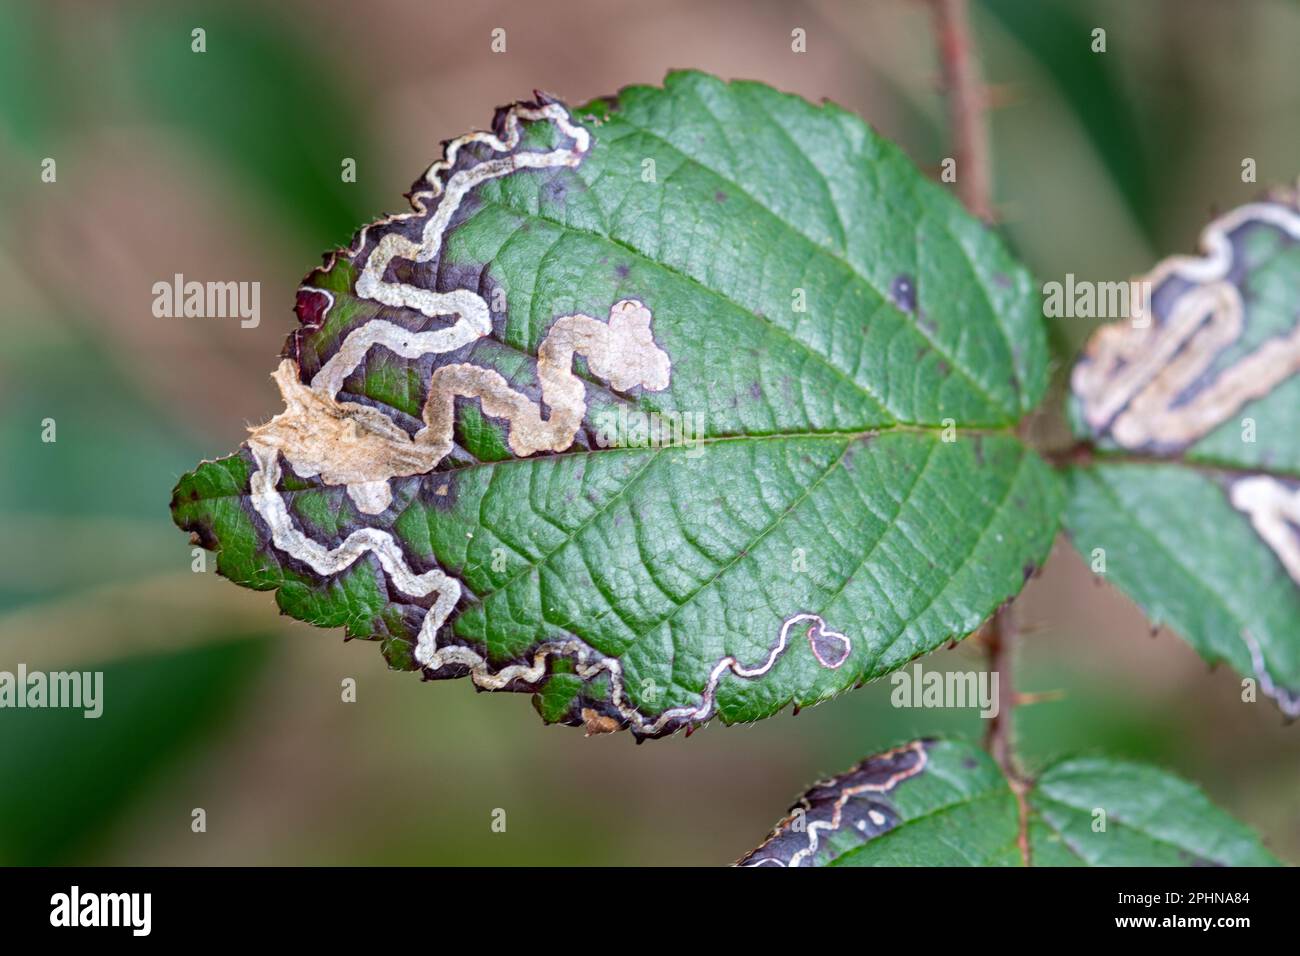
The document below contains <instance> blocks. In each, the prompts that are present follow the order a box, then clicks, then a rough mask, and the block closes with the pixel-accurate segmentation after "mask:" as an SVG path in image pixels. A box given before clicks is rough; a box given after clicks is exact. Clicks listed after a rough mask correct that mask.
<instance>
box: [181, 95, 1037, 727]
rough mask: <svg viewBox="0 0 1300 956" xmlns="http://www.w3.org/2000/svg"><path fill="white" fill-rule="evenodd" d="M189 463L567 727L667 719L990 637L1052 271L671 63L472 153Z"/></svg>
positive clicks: (319, 571)
mask: <svg viewBox="0 0 1300 956" xmlns="http://www.w3.org/2000/svg"><path fill="white" fill-rule="evenodd" d="M412 203H413V205H414V207H415V211H414V212H412V213H410V214H407V215H405V216H395V217H390V218H388V219H385V220H382V221H380V222H379V223H375V224H372V225H370V226H368V227H366V228H365V229H363V230H362V231H361V232H360V233H359V234H358V236H357V238H356V240H355V242H354V244H353V247H352V248H351V249H349V250H341V251H339V252H337V253H335V254H333V255H332V256H330V257H328V258H327V260H326V264H325V266H324V268H322V269H318V270H317V271H316V272H314V273H312V274H311V275H310V276H308V277H307V279H306V280H305V282H304V285H303V287H302V288H301V289H300V290H299V294H298V309H297V311H298V315H299V318H300V319H301V321H302V325H301V327H300V328H299V329H298V330H297V331H296V332H294V334H293V335H292V336H291V337H290V340H289V343H288V345H287V347H286V351H285V356H286V357H285V359H284V361H283V362H282V364H281V366H280V368H279V370H278V371H277V372H276V379H277V381H278V382H279V384H280V387H281V390H282V392H283V393H284V397H285V400H286V409H285V411H284V412H283V413H282V414H281V415H279V416H277V417H276V418H275V419H273V420H272V421H271V422H269V423H267V424H266V425H263V426H260V427H258V428H256V429H254V430H253V431H252V435H251V436H250V439H249V441H248V443H247V444H245V445H244V446H243V447H242V448H241V449H240V451H239V452H238V453H237V454H235V455H233V456H231V457H229V458H225V459H222V460H220V461H216V462H205V463H203V464H202V465H200V466H199V468H198V469H197V470H196V471H194V472H193V473H191V474H189V475H186V476H185V477H184V478H182V480H181V482H180V484H179V485H178V486H177V488H176V493H175V497H174V500H173V513H174V517H175V520H176V522H177V524H179V525H180V526H181V527H182V528H184V529H186V530H189V531H192V532H194V533H195V534H197V535H198V537H199V540H201V541H202V543H203V544H205V545H206V546H208V547H210V548H214V549H216V550H217V551H218V552H219V557H218V567H219V569H220V571H221V573H222V574H224V575H225V576H227V577H228V578H230V579H231V580H234V581H236V582H237V583H240V584H242V585H245V586H247V587H253V588H260V589H272V588H274V589H278V595H277V600H278V602H279V604H280V607H281V608H282V609H283V610H285V611H286V612H288V613H289V614H292V615H293V616H295V617H298V618H300V619H303V620H307V621H310V622H312V623H314V624H318V625H320V626H323V627H344V628H346V629H347V632H348V633H349V634H351V635H353V636H357V637H368V638H375V639H379V640H381V641H382V642H383V647H384V652H385V655H386V656H387V659H388V660H389V662H390V664H391V665H392V666H394V667H397V668H402V669H410V670H421V671H422V672H423V673H424V674H425V675H426V676H427V677H432V678H443V677H458V676H465V675H467V674H468V675H470V676H471V678H472V679H473V681H474V682H475V684H476V685H477V686H479V687H480V688H484V689H491V690H522V691H532V692H535V693H536V694H537V697H536V698H535V700H536V702H537V706H538V709H539V710H540V711H541V712H542V715H543V717H544V718H545V719H546V720H548V721H559V722H564V723H570V724H578V725H583V726H585V727H586V728H587V729H588V731H589V732H604V731H608V730H615V729H619V728H621V727H627V726H630V727H631V729H632V731H633V732H634V733H635V734H636V735H638V736H639V737H647V736H660V735H663V734H667V733H671V732H673V731H675V730H677V729H681V728H683V727H692V726H695V725H697V724H700V723H703V722H704V721H707V720H708V719H710V718H711V717H713V716H715V715H716V716H720V717H721V718H722V719H723V720H724V721H725V722H727V723H734V722H737V721H751V720H756V719H759V718H762V717H766V716H769V715H771V714H773V713H776V712H777V711H778V710H780V709H781V708H783V707H785V706H786V705H788V704H790V703H792V702H793V703H795V704H809V703H814V702H816V701H819V700H822V699H825V698H827V697H830V696H832V695H834V694H837V693H839V692H841V691H844V690H847V689H849V688H851V687H853V686H855V685H856V684H859V683H861V682H863V681H866V680H870V679H871V678H874V677H877V676H880V675H882V674H885V673H887V672H889V671H890V670H892V669H894V668H897V667H899V666H901V665H902V664H904V663H905V662H907V661H908V660H910V659H911V658H913V657H915V656H917V655H919V654H923V653H925V652H927V651H929V650H932V649H933V648H935V647H937V646H939V645H940V644H942V643H943V642H945V641H947V640H949V639H953V638H960V637H963V636H965V635H967V634H969V633H970V632H972V631H973V630H975V629H976V628H977V627H978V626H979V624H980V623H981V622H982V621H983V620H984V619H985V618H986V617H987V616H988V614H989V613H990V612H991V611H992V610H993V609H994V608H996V607H997V606H998V605H999V604H1000V603H1001V602H1002V601H1004V600H1006V599H1007V598H1008V597H1010V596H1011V595H1013V594H1015V593H1016V592H1017V591H1018V590H1019V589H1020V587H1021V586H1022V583H1023V580H1024V577H1025V575H1026V573H1027V572H1028V571H1030V570H1032V569H1033V567H1034V566H1035V565H1036V563H1038V562H1040V561H1041V560H1042V559H1043V557H1044V555H1045V554H1046V552H1047V550H1048V548H1049V546H1050V544H1051V541H1052V537H1053V535H1054V532H1055V529H1056V525H1057V517H1058V511H1059V508H1060V500H1061V495H1060V491H1059V488H1058V482H1057V479H1056V477H1055V475H1054V474H1053V473H1052V472H1051V471H1050V470H1049V469H1048V468H1047V467H1046V466H1045V465H1044V463H1043V462H1042V461H1041V460H1040V459H1039V458H1038V457H1037V456H1036V455H1034V454H1033V453H1032V452H1031V451H1029V450H1027V449H1026V448H1025V447H1024V446H1023V445H1022V444H1021V443H1020V442H1019V440H1018V439H1017V438H1016V436H1015V431H1014V429H1015V425H1016V423H1017V421H1018V420H1019V419H1020V418H1021V417H1022V415H1023V414H1024V413H1025V412H1026V411H1028V410H1029V409H1031V408H1033V406H1034V405H1035V404H1036V403H1037V402H1038V400H1039V398H1040V397H1041V395H1042V393H1043V390H1044V387H1045V381H1046V353H1045V345H1044V334H1043V330H1042V328H1041V322H1040V319H1039V316H1038V314H1037V307H1036V304H1035V300H1034V295H1033V292H1032V285H1031V282H1030V279H1029V276H1028V274H1027V273H1026V272H1025V270H1024V269H1023V268H1022V267H1021V266H1020V265H1018V264H1017V263H1016V262H1015V261H1014V260H1013V259H1012V258H1011V257H1010V256H1009V255H1008V253H1007V252H1006V251H1005V249H1004V248H1003V247H1002V245H1001V244H1000V242H999V241H998V239H997V238H996V237H995V236H994V235H993V234H992V233H991V232H989V231H988V230H987V228H986V227H985V226H983V225H982V224H981V223H979V222H977V221H976V220H974V219H972V218H971V217H970V216H968V215H967V214H966V213H965V212H964V211H963V210H962V209H961V208H960V206H959V205H958V203H957V202H956V201H955V200H954V199H953V198H951V197H950V196H949V195H948V194H947V193H946V192H944V191H943V190H942V189H941V188H939V187H938V186H935V185H934V184H931V183H929V182H927V181H926V180H925V179H924V178H923V177H922V176H921V175H920V174H919V173H918V172H917V171H916V170H915V168H913V166H912V165H911V164H910V163H909V162H908V161H907V159H906V158H905V157H904V156H903V155H902V154H901V153H900V152H899V150H898V149H897V148H896V147H894V146H893V145H891V144H889V143H887V142H885V141H884V140H882V139H881V138H880V137H878V136H876V135H875V134H874V133H873V132H872V131H871V130H870V129H869V128H868V127H867V126H866V125H865V124H863V123H862V122H861V121H860V120H859V119H857V118H856V117H854V116H851V115H850V114H848V113H845V112H844V111H843V110H840V109H839V108H837V107H835V106H832V105H823V106H813V105H811V104H809V103H807V102H805V101H803V100H800V99H798V98H796V97H792V96H787V95H784V94H781V93H778V92H776V91H774V90H772V89H770V88H768V87H765V86H762V85H760V84H756V83H730V84H728V83H723V82H721V81H719V80H716V79H714V78H712V77H708V76H705V75H703V74H699V73H676V74H672V75H670V76H669V77H668V79H667V81H666V83H665V87H664V88H662V89H658V88H645V87H633V88H628V89H626V90H624V91H623V92H622V93H620V94H619V95H618V97H616V98H614V99H610V100H600V101H597V102H595V103H592V104H590V105H588V106H587V107H584V108H581V109H577V110H572V111H570V110H569V109H568V108H566V107H565V106H563V105H562V104H560V103H559V102H557V101H555V100H553V99H550V98H548V97H541V98H540V102H537V103H531V104H516V105H515V106H514V107H511V108H509V109H506V110H502V111H499V112H498V115H497V118H496V121H495V123H494V126H493V130H492V132H491V133H478V134H471V135H469V136H466V137H463V138H461V139H459V140H456V141H453V142H452V143H451V144H450V145H449V146H448V148H447V152H446V157H445V159H444V160H443V161H442V162H440V163H436V164H435V165H434V166H433V167H432V168H431V169H430V171H429V173H428V174H427V175H426V176H425V177H423V178H422V179H421V180H420V181H419V182H417V183H416V185H415V187H414V190H413V193H412Z"/></svg>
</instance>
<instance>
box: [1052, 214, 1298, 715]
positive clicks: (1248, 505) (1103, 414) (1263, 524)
mask: <svg viewBox="0 0 1300 956" xmlns="http://www.w3.org/2000/svg"><path fill="white" fill-rule="evenodd" d="M1202 245H1203V247H1204V249H1205V254H1204V255H1203V256H1201V257H1188V256H1175V257H1173V258H1171V259H1167V260H1165V261H1164V262H1162V263H1161V264H1160V265H1159V266H1157V267H1156V269H1155V270H1154V271H1153V272H1152V273H1151V274H1150V275H1149V276H1148V277H1147V278H1146V281H1147V282H1148V283H1149V294H1148V295H1147V296H1143V297H1142V298H1141V299H1140V300H1139V308H1138V309H1137V310H1135V315H1134V317H1133V318H1132V319H1131V320H1129V321H1125V322H1119V323H1115V324H1113V325H1109V326H1106V327H1104V328H1103V329H1101V330H1100V331H1099V332H1098V333H1097V334H1096V335H1094V337H1093V338H1092V340H1091V341H1090V343H1089V345H1088V347H1087V349H1086V351H1085V353H1084V355H1083V357H1082V358H1081V359H1080V361H1079V363H1078V365H1077V366H1076V367H1075V370H1074V374H1073V379H1072V386H1073V392H1074V409H1073V410H1074V416H1075V419H1076V424H1077V428H1078V429H1079V431H1080V432H1081V434H1083V435H1084V436H1086V437H1088V438H1090V439H1092V440H1093V441H1095V442H1096V443H1097V445H1098V448H1099V454H1098V455H1097V456H1096V457H1095V459H1094V460H1093V461H1092V462H1090V463H1088V464H1085V465H1081V466H1079V467H1076V468H1074V469H1072V471H1071V474H1070V476H1069V488H1070V500H1069V504H1068V506H1067V510H1066V525H1067V528H1068V529H1069V531H1070V534H1071V537H1072V538H1073V539H1074V543H1075V545H1076V546H1077V547H1078V548H1079V550H1080V551H1081V552H1082V553H1083V555H1084V557H1085V558H1086V559H1087V560H1088V561H1090V562H1091V564H1092V566H1093V569H1094V571H1097V572H1098V573H1104V574H1105V576H1106V577H1107V578H1109V579H1110V580H1112V581H1114V582H1115V583H1116V584H1117V585H1118V586H1119V587H1120V588H1122V589H1123V590H1124V591H1125V592H1126V593H1128V594H1129V595H1130V596H1131V597H1132V598H1133V599H1134V600H1135V601H1137V602H1138V604H1140V605H1141V606H1142V608H1143V609H1144V610H1145V611H1146V612H1147V614H1148V615H1149V616H1150V617H1151V618H1152V620H1153V621H1154V622H1156V623H1157V624H1160V623H1167V624H1169V625H1170V626H1171V627H1173V628H1174V629H1175V630H1176V631H1178V632H1179V633H1180V634H1182V635H1183V637H1184V638H1186V639H1187V641H1188V642H1189V643H1191V645H1192V646H1193V647H1195V648H1196V650H1197V651H1198V652H1199V653H1200V654H1201V655H1202V656H1203V657H1205V659H1206V660H1208V661H1210V662H1212V663H1213V662H1217V661H1220V660H1226V661H1228V662H1229V663H1230V664H1231V665H1232V666H1233V667H1234V668H1235V669H1236V670H1238V671H1239V672H1240V673H1242V674H1245V675H1249V676H1251V677H1253V678H1254V679H1255V680H1256V681H1257V682H1258V691H1259V692H1260V693H1261V694H1263V695H1265V696H1268V697H1272V698H1273V699H1274V700H1276V701H1277V703H1278V705H1279V706H1280V707H1281V708H1282V710H1283V712H1284V713H1285V714H1287V715H1288V716H1290V717H1295V716H1300V375H1298V374H1297V373H1298V372H1300V311H1297V308H1296V302H1297V301H1300V211H1297V208H1296V204H1295V197H1294V196H1288V197H1281V198H1278V199H1274V200H1269V201H1266V202H1258V203H1253V204H1250V205H1247V206H1243V207H1241V208H1239V209H1236V210H1234V211H1233V212H1231V213H1228V214H1227V215H1225V216H1223V217H1221V218H1220V219H1218V220H1216V221H1215V222H1213V223H1211V224H1210V225H1209V226H1208V227H1207V228H1206V230H1205V233H1204V235H1203V238H1202ZM1112 453H1121V454H1122V455H1124V456H1127V457H1128V458H1129V459H1130V460H1128V461H1119V460H1115V457H1118V456H1114V457H1112ZM1134 455H1136V456H1138V457H1139V458H1140V459H1141V460H1139V461H1132V460H1131V459H1132V457H1133V456H1134ZM1108 458H1109V459H1110V460H1108ZM1247 699H1253V698H1247Z"/></svg>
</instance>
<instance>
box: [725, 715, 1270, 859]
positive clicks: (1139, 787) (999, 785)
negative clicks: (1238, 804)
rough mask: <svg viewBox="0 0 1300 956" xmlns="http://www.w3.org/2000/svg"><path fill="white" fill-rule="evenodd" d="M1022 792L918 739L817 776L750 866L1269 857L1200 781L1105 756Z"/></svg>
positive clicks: (958, 752)
mask: <svg viewBox="0 0 1300 956" xmlns="http://www.w3.org/2000/svg"><path fill="white" fill-rule="evenodd" d="M1024 799H1025V819H1024V821H1023V838H1022V821H1021V819H1020V810H1019V809H1018V807H1017V800H1016V796H1015V793H1014V792H1013V790H1012V788H1011V786H1010V785H1009V784H1008V782H1007V780H1006V778H1005V777H1004V776H1003V775H1002V772H1001V771H1000V770H999V769H998V767H997V765H996V764H995V763H994V762H993V761H992V759H990V757H989V756H988V755H987V754H986V753H984V751H982V750H980V749H978V748H976V747H973V746H971V745H970V744H967V743H964V742H961V741H949V740H918V741H914V742H912V743H910V744H906V745H905V746H902V747H897V748H895V749H893V750H889V751H886V752H885V753H882V754H877V755H876V756H874V757H869V758H867V759H866V760H864V761H862V763H860V764H858V765H857V766H855V767H854V768H852V769H851V770H849V771H847V772H846V773H843V774H840V775H839V776H836V777H832V778H830V779H829V780H825V781H822V782H821V783H818V784H816V785H814V786H813V787H812V788H811V789H809V790H808V792H807V793H805V794H804V795H803V797H802V798H801V799H800V800H799V802H798V803H796V804H795V805H794V807H792V808H791V812H790V814H789V815H788V816H786V818H785V819H783V820H782V821H781V822H780V823H778V824H777V826H776V829H775V830H773V832H772V834H771V835H770V836H769V837H768V838H767V839H766V840H765V841H764V842H763V843H762V845H760V846H759V847H758V848H757V849H755V850H753V851H752V852H751V853H749V854H748V855H747V856H745V857H744V859H742V860H741V861H740V865H742V866H1020V865H1023V863H1024V860H1025V856H1024V853H1023V852H1022V850H1021V843H1022V839H1023V841H1024V842H1025V845H1026V846H1027V849H1028V857H1029V862H1030V863H1031V864H1032V865H1037V866H1076V865H1086V866H1191V865H1222V866H1270V865H1276V864H1277V860H1276V859H1274V858H1273V856H1272V855H1271V854H1270V853H1269V852H1268V851H1267V850H1265V849H1264V848H1263V846H1261V845H1260V843H1259V840H1258V838H1257V837H1256V836H1255V835H1254V834H1253V833H1252V832H1251V831H1250V830H1249V829H1248V828H1246V827H1245V826H1243V825H1242V824H1240V823H1238V822H1237V821H1235V820H1233V819H1232V818H1231V817H1229V816H1228V815H1227V814H1225V813H1224V812H1223V811H1222V810H1219V809H1218V808H1217V807H1215V806H1214V805H1213V804H1212V803H1210V801H1209V800H1207V799H1206V798H1205V796H1204V794H1202V793H1201V792H1200V790H1198V789H1197V788H1196V787H1194V786H1192V785H1191V784H1189V783H1186V782H1185V781H1183V780H1180V779H1179V778H1177V777H1175V776H1173V775H1172V774H1169V773H1166V772H1164V771H1163V770H1158V769H1155V768H1153V767H1148V766H1144V765H1142V764H1136V763H1130V762H1127V761H1121V760H1110V759H1106V758H1100V757H1096V758H1094V757H1088V758H1072V759H1067V760H1062V761H1060V762H1058V763H1055V764H1053V765H1052V766H1050V767H1048V768H1047V769H1046V770H1044V771H1043V773H1042V774H1041V775H1039V777H1038V779H1037V780H1036V781H1035V782H1034V784H1033V785H1032V786H1030V787H1028V788H1027V792H1026V793H1025V798H1024Z"/></svg>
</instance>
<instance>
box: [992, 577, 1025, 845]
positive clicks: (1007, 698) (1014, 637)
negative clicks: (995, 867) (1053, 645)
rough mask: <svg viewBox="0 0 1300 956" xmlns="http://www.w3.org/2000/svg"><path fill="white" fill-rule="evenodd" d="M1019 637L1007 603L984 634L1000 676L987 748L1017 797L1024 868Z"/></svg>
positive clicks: (1023, 797) (993, 671)
mask: <svg viewBox="0 0 1300 956" xmlns="http://www.w3.org/2000/svg"><path fill="white" fill-rule="evenodd" d="M1019 636H1020V635H1019V633H1018V632H1017V630H1016V622H1015V618H1014V616H1013V613H1012V601H1007V602H1006V603H1005V604H1003V605H1002V606H1001V607H1000V608H998V609H997V611H995V612H994V613H993V617H992V619H990V621H989V623H988V627H987V628H986V633H985V637H986V640H987V644H988V653H989V670H990V671H991V672H992V673H994V674H997V675H998V700H997V705H998V712H997V714H996V715H995V716H994V717H992V718H990V720H989V727H988V731H987V732H986V734H985V738H984V745H985V747H987V748H988V751H989V753H990V754H991V755H992V756H993V760H994V761H995V762H996V763H997V765H998V766H999V767H1000V768H1001V769H1002V773H1003V775H1004V776H1005V777H1006V778H1007V783H1008V784H1009V785H1010V787H1011V792H1012V793H1014V794H1015V796H1016V808H1017V810H1018V811H1019V813H1018V816H1019V818H1020V826H1019V830H1018V833H1017V837H1016V842H1017V844H1018V845H1019V847H1020V859H1021V861H1022V862H1023V863H1024V865H1025V866H1029V864H1030V860H1029V806H1028V804H1027V803H1026V798H1025V794H1026V792H1027V791H1028V790H1029V781H1028V780H1027V779H1026V778H1025V775H1024V773H1023V772H1022V771H1021V769H1020V764H1019V762H1018V761H1017V760H1016V749H1015V725H1014V719H1015V707H1016V704H1017V702H1018V701H1019V697H1017V695H1016V687H1015V679H1014V671H1015V654H1016V643H1017V641H1018V639H1019Z"/></svg>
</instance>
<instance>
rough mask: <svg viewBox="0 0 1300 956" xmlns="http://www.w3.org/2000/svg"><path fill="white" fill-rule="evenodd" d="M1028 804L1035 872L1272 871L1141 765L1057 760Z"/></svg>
mask: <svg viewBox="0 0 1300 956" xmlns="http://www.w3.org/2000/svg"><path fill="white" fill-rule="evenodd" d="M1028 802H1029V808H1030V816H1029V845H1030V854H1031V857H1030V858H1031V860H1032V861H1033V862H1034V864H1035V865H1038V866H1070V865H1082V866H1276V865H1278V860H1277V859H1276V858H1275V857H1274V856H1273V855H1272V854H1271V853H1269V852H1268V851H1267V850H1266V849H1264V847H1263V846H1262V845H1261V844H1260V842H1259V838H1258V837H1257V836H1256V835H1255V834H1254V833H1253V832H1252V831H1251V830H1250V828H1249V827H1247V826H1245V825H1244V824H1242V823H1239V822H1237V821H1236V820H1234V819H1233V818H1232V817H1230V816H1228V814H1226V813H1224V812H1223V811H1222V810H1220V809H1219V808H1218V807H1216V806H1215V805H1214V804H1213V803H1211V802H1210V801H1209V798H1207V797H1206V796H1205V794H1203V793H1202V792H1201V791H1200V789H1199V788H1198V787H1196V786H1194V785H1193V784H1190V783H1188V782H1187V781H1185V780H1182V779H1180V778H1178V777H1176V776H1174V775H1173V774H1171V773H1166V772H1165V771H1163V770H1159V769H1157V768H1155V767H1149V766H1145V765H1144V764H1139V763H1131V762H1129V761H1124V760H1114V759H1110V758H1106V757H1076V758H1071V759H1067V760H1062V761H1060V762H1058V763H1055V764H1053V765H1052V766H1050V767H1048V768H1047V769H1046V770H1044V771H1043V773H1042V774H1040V775H1039V777H1038V780H1037V781H1036V782H1035V784H1034V787H1033V789H1032V790H1031V791H1030V792H1029V795H1028ZM1099 811H1101V812H1099ZM1103 814H1104V815H1103ZM1103 827H1104V829H1103Z"/></svg>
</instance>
